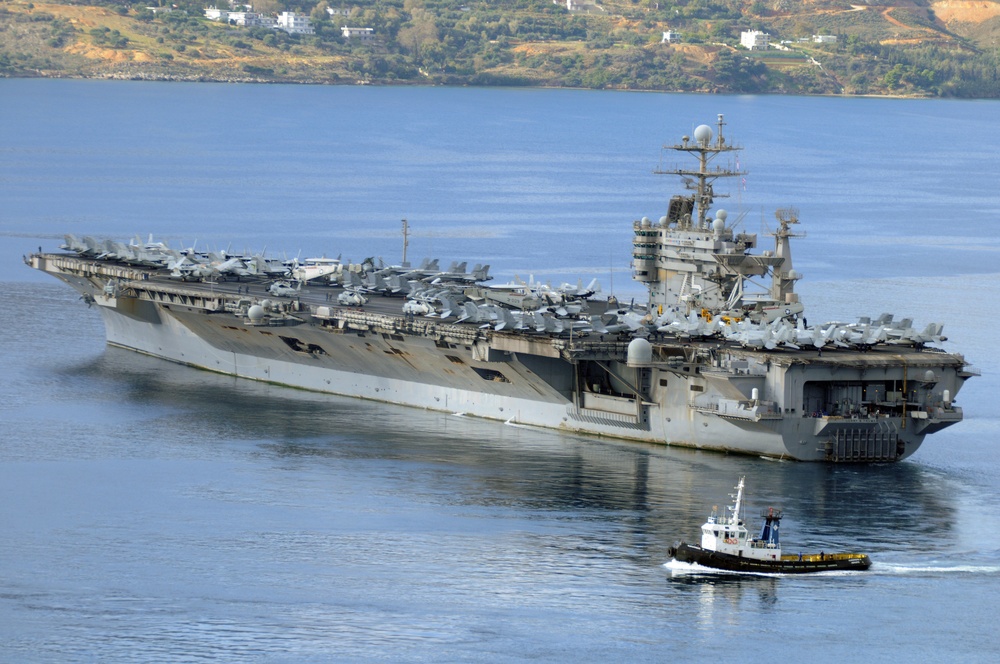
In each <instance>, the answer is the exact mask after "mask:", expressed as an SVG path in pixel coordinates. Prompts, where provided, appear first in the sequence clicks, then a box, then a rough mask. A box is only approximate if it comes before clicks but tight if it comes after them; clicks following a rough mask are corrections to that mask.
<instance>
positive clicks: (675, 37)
mask: <svg viewBox="0 0 1000 664" xmlns="http://www.w3.org/2000/svg"><path fill="white" fill-rule="evenodd" d="M680 40H681V36H680V35H679V34H677V33H676V32H674V31H673V30H667V31H666V32H664V33H663V39H661V40H660V43H661V44H673V43H675V42H679V41H680Z"/></svg>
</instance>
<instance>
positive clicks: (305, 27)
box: [276, 12, 316, 35]
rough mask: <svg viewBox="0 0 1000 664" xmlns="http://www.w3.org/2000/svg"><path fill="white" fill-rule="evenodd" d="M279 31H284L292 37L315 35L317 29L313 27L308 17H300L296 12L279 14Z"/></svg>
mask: <svg viewBox="0 0 1000 664" xmlns="http://www.w3.org/2000/svg"><path fill="white" fill-rule="evenodd" d="M276 27H277V28H278V30H284V31H285V32H287V33H288V34H290V35H314V34H316V29H315V28H313V27H312V25H311V24H310V22H309V17H308V16H300V15H298V14H296V13H295V12H281V13H280V14H278V24H277V26H276Z"/></svg>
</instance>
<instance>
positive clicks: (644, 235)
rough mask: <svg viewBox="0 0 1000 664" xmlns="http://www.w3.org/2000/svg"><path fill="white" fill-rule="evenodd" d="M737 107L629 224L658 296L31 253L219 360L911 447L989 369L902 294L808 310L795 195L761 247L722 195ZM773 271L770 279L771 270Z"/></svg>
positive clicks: (171, 354) (143, 327)
mask: <svg viewBox="0 0 1000 664" xmlns="http://www.w3.org/2000/svg"><path fill="white" fill-rule="evenodd" d="M723 127H724V123H723V119H722V117H721V116H719V119H718V123H717V126H716V130H715V131H714V132H713V130H712V128H711V127H708V126H706V125H702V126H700V127H698V128H697V129H696V130H695V132H694V136H693V139H692V138H689V137H685V138H684V139H682V141H681V143H679V144H677V145H672V146H666V150H667V152H668V153H670V154H683V155H690V156H692V157H694V158H695V159H696V160H697V167H696V168H691V169H685V168H681V167H677V168H671V169H665V170H662V171H659V172H661V173H667V174H673V175H677V176H680V177H681V178H682V179H683V180H684V182H685V184H686V185H687V187H688V191H689V192H690V193H686V194H681V195H677V196H674V197H672V198H671V199H670V200H669V202H668V204H667V208H666V211H665V212H666V213H665V214H664V215H663V216H662V217H661V218H660V219H659V220H658V221H656V222H653V221H651V220H649V219H648V218H646V217H643V218H642V219H640V220H639V221H636V222H634V223H633V224H632V233H633V264H632V267H633V277H634V278H635V279H636V280H637V281H639V282H641V283H644V284H645V285H646V286H647V288H648V291H649V299H648V302H646V303H645V305H644V306H632V305H629V306H624V305H623V304H622V303H619V302H617V301H615V300H614V299H613V298H595V294H596V292H597V291H598V290H599V285H597V284H596V282H594V283H592V284H591V285H590V286H587V287H584V286H583V284H582V282H581V283H580V284H579V285H577V286H570V285H568V284H566V285H564V287H563V288H557V289H552V288H549V287H543V286H541V285H539V284H534V283H524V282H518V283H514V284H508V285H503V286H499V287H498V286H489V285H487V284H486V283H485V281H486V280H487V279H489V277H488V270H489V266H485V267H483V266H477V269H473V270H472V271H471V272H466V271H465V265H464V264H461V265H453V266H452V269H449V270H441V269H440V268H438V267H437V263H436V262H433V263H428V262H425V263H424V264H423V265H421V266H420V267H418V268H413V267H411V266H409V265H405V264H404V265H401V266H376V265H374V264H372V263H370V262H369V263H365V264H362V265H340V264H339V261H328V262H329V263H330V264H324V263H321V262H319V261H317V262H316V263H315V264H313V265H290V266H275V265H274V264H273V263H272V264H269V263H268V262H266V261H265V260H263V259H262V258H261V257H236V256H222V257H217V259H211V258H209V257H206V256H198V255H197V254H195V253H186V254H184V255H181V254H179V253H178V252H174V251H172V250H168V249H167V248H165V247H162V246H159V247H157V246H154V245H153V244H152V243H149V244H146V245H145V246H141V245H139V244H133V245H128V246H124V245H121V244H119V243H112V242H103V243H102V242H97V241H94V240H92V239H89V238H87V239H86V241H84V242H80V241H77V240H76V239H75V238H72V237H71V236H67V242H66V244H65V245H64V248H65V249H67V251H66V252H63V253H41V252H40V253H38V254H32V255H31V256H30V257H27V259H26V260H27V262H28V263H29V264H30V265H31V266H32V267H34V268H36V269H39V270H42V271H45V272H47V273H49V274H51V275H53V276H55V277H56V278H58V279H60V280H62V281H64V282H66V283H67V284H69V285H70V286H72V287H73V288H75V289H76V290H77V291H79V292H80V293H81V295H82V296H83V300H84V301H86V302H87V303H88V304H90V305H94V308H95V309H96V310H97V311H99V312H100V313H101V315H102V317H103V319H104V322H105V326H106V332H107V340H108V343H109V344H111V345H114V346H119V347H122V348H127V349H131V350H134V351H137V352H140V353H145V354H149V355H153V356H156V357H160V358H163V359H166V360H170V361H174V362H179V363H182V364H187V365H191V366H194V367H199V368H202V369H207V370H210V371H216V372H220V373H224V374H229V375H233V376H239V377H242V378H248V379H252V380H259V381H267V382H271V383H278V384H283V385H289V386H294V387H297V388H303V389H308V390H314V391H317V392H327V393H332V394H340V395H349V396H353V397H360V398H365V399H374V400H378V401H384V402H389V403H395V404H403V405H408V406H415V407H420V408H427V409H433V410H440V411H446V412H461V413H465V414H467V415H474V416H479V417H483V418H489V419H494V420H498V421H502V422H516V423H519V424H525V425H534V426H540V427H549V428H554V429H562V430H567V431H574V432H585V433H590V434H596V435H601V436H611V437H616V438H621V439H631V440H638V441H646V442H653V443H664V444H671V445H680V446H688V447H695V448H704V449H712V450H721V451H732V452H742V453H748V454H758V455H765V456H772V457H781V458H788V459H797V460H804V461H829V462H875V461H877V462H884V461H898V460H901V459H904V458H906V457H908V456H910V455H911V454H913V453H914V452H915V451H916V450H917V448H918V447H919V446H920V444H921V443H922V441H923V439H924V437H925V436H926V435H927V434H930V433H934V432H936V431H939V430H940V429H942V428H944V427H947V426H950V425H952V424H954V423H956V422H959V421H961V419H962V410H961V408H959V407H958V406H957V405H956V404H955V397H956V395H957V394H958V391H959V390H960V388H961V387H962V385H963V384H964V382H965V380H966V379H967V378H969V377H971V376H974V375H976V373H977V372H976V370H975V369H973V368H971V367H969V366H968V363H967V362H966V361H965V359H964V357H963V356H962V355H959V354H955V353H949V352H945V351H943V350H940V349H938V348H934V347H932V345H934V344H937V343H939V342H941V341H943V340H944V338H943V337H942V336H941V332H942V326H941V325H939V324H934V323H932V324H929V325H928V326H927V327H926V328H924V329H923V330H920V331H918V330H917V329H915V328H913V327H912V322H911V321H909V320H908V319H903V320H895V319H894V317H893V316H891V315H887V314H886V315H882V316H880V317H876V318H861V319H859V321H858V322H857V323H852V324H841V323H829V324H825V325H815V326H809V325H807V323H806V320H805V316H804V307H803V305H802V303H801V302H800V301H799V299H798V296H797V294H796V293H795V291H794V286H795V282H796V281H797V280H798V279H799V278H800V277H801V275H800V274H799V273H797V272H796V271H795V270H794V269H793V268H792V256H791V246H790V240H791V238H793V237H794V235H795V234H794V233H793V231H792V228H793V226H794V225H795V224H797V223H798V215H797V213H796V212H795V211H794V210H790V209H785V210H779V211H778V213H777V222H778V223H777V229H776V230H775V232H774V234H773V235H774V247H773V249H768V250H764V251H761V252H759V253H753V251H754V250H755V249H756V248H757V236H756V235H755V234H749V233H746V232H743V231H741V230H739V228H740V225H741V224H740V223H739V220H738V219H737V220H736V221H735V222H730V220H729V215H728V214H727V213H726V211H725V210H723V209H713V204H714V201H715V199H716V198H721V197H723V194H721V193H719V192H716V191H715V184H716V181H717V180H719V179H720V178H727V177H736V176H742V175H743V173H742V172H741V171H740V169H739V168H738V167H737V168H731V167H729V166H725V167H723V166H716V165H714V164H713V160H715V159H716V158H717V157H720V156H721V155H728V154H733V153H736V151H737V150H738V149H739V148H737V147H735V146H733V145H731V144H729V143H727V141H726V140H725V138H724V136H723ZM404 226H405V224H404ZM226 277H229V278H231V279H232V278H236V279H238V281H231V280H230V281H222V279H224V278H226ZM275 278H279V279H280V280H281V281H280V282H276V281H275ZM761 278H769V279H770V287H769V288H766V289H764V290H762V291H761V290H759V289H758V291H755V290H754V286H753V281H752V280H757V279H761ZM307 279H308V280H309V281H307ZM321 280H322V283H323V284H324V285H317V284H320V283H321ZM334 288H342V289H343V290H339V291H334V290H333V289H334ZM333 293H337V294H336V295H333ZM404 294H405V299H404V300H403V304H402V306H400V298H399V297H398V296H400V295H404ZM387 296H389V297H387ZM391 296H395V297H391ZM824 351H825V352H824Z"/></svg>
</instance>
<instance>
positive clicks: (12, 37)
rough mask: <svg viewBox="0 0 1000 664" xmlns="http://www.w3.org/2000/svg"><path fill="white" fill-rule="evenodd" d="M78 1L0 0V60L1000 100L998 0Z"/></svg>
mask: <svg viewBox="0 0 1000 664" xmlns="http://www.w3.org/2000/svg"><path fill="white" fill-rule="evenodd" d="M87 1H88V0H82V1H81V2H64V1H53V2H35V3H30V2H26V1H23V0H3V1H0V75H5V76H52V77H99V78H128V79H158V80H170V79H182V80H213V81H273V82H302V83H305V82H310V83H357V82H362V83H374V84H441V85H539V86H572V87H588V88H619V89H648V90H675V91H699V92H757V93H811V94H873V95H913V96H954V97H969V98H975V97H978V98H996V97H1000V74H998V71H1000V57H998V47H997V37H998V35H1000V2H994V1H992V0H940V1H937V2H921V1H916V2H905V1H903V0H889V3H887V4H878V3H875V4H848V3H845V2H833V1H830V0H816V1H809V0H770V1H765V0H754V1H753V2H749V1H746V0H742V1H738V0H687V1H686V2H679V1H677V2H674V1H671V0H667V1H666V2H657V1H655V0H606V1H604V2H590V1H589V0H585V1H584V2H580V3H576V2H571V3H568V4H570V5H571V6H572V9H568V8H567V3H562V4H554V3H553V2H552V0H490V1H484V0H479V1H476V0H473V1H471V2H461V1H460V0H356V1H347V2H340V1H339V0H335V1H333V2H329V3H328V1H324V2H319V3H315V2H310V1H309V0H288V1H285V2H282V1H280V0H259V2H258V4H257V10H258V11H259V12H261V13H264V14H272V13H274V12H280V11H294V12H297V13H299V14H302V15H308V16H310V17H311V19H312V27H314V29H315V34H308V35H290V34H287V33H285V32H282V31H277V30H274V29H268V28H263V27H254V28H246V27H240V26H237V25H230V24H227V23H221V22H214V21H210V20H208V19H206V18H205V17H204V5H203V4H201V3H191V4H185V3H184V0H181V1H180V2H178V3H177V4H175V5H171V7H170V8H169V9H170V11H168V8H167V7H159V6H152V5H151V6H148V7H147V6H140V5H131V4H124V3H121V2H117V1H116V0H108V1H107V2H104V3H101V4H85V3H86V2H87ZM328 8H331V9H334V10H336V11H337V12H338V13H335V14H331V12H329V11H327V10H328ZM345 25H347V26H351V27H369V28H372V29H373V31H374V35H375V38H374V39H373V40H371V41H370V42H359V41H358V40H357V39H348V38H345V37H344V36H343V34H342V29H341V28H342V26H345ZM749 30H758V31H761V32H764V33H767V35H768V36H769V38H770V43H771V45H772V48H769V49H766V50H747V49H746V48H744V47H743V46H741V45H740V36H741V33H742V32H744V31H749ZM668 32H669V33H670V35H671V39H670V40H669V41H668V40H666V39H665V38H664V34H665V33H668Z"/></svg>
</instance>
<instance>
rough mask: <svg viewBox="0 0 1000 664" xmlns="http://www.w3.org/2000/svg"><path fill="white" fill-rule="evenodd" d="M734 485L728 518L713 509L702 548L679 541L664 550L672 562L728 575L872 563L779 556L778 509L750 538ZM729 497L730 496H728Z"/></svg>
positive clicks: (856, 558) (863, 558) (856, 557)
mask: <svg viewBox="0 0 1000 664" xmlns="http://www.w3.org/2000/svg"><path fill="white" fill-rule="evenodd" d="M745 479H746V478H744V477H741V478H740V482H739V484H737V485H736V494H735V496H733V497H734V498H735V500H736V502H735V503H734V504H733V506H732V507H729V508H728V509H729V511H730V514H729V515H728V517H723V518H722V519H720V518H719V516H718V514H717V511H716V509H715V508H713V509H712V514H711V515H709V517H708V521H706V522H705V524H704V525H703V526H702V527H701V546H695V545H693V544H685V543H684V542H679V543H678V544H677V545H676V546H673V547H670V548H669V549H667V554H668V555H669V556H671V557H672V558H673V559H675V560H678V561H681V562H686V563H697V564H699V565H702V566H703V567H711V568H714V569H721V570H727V571H730V572H781V573H785V574H804V573H807V572H827V571H831V570H866V569H868V568H869V567H871V564H872V562H871V560H870V559H869V558H868V556H867V555H865V554H863V553H826V552H820V553H808V554H802V553H798V554H787V555H782V553H781V545H780V544H779V542H778V526H779V524H780V523H781V510H774V509H773V508H769V509H768V510H767V512H765V513H764V514H763V515H762V517H763V519H764V524H763V525H762V526H761V530H760V537H754V538H751V537H750V534H749V533H748V532H747V529H746V526H745V525H744V521H743V515H742V512H743V487H744V480H745ZM730 495H732V494H730Z"/></svg>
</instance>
